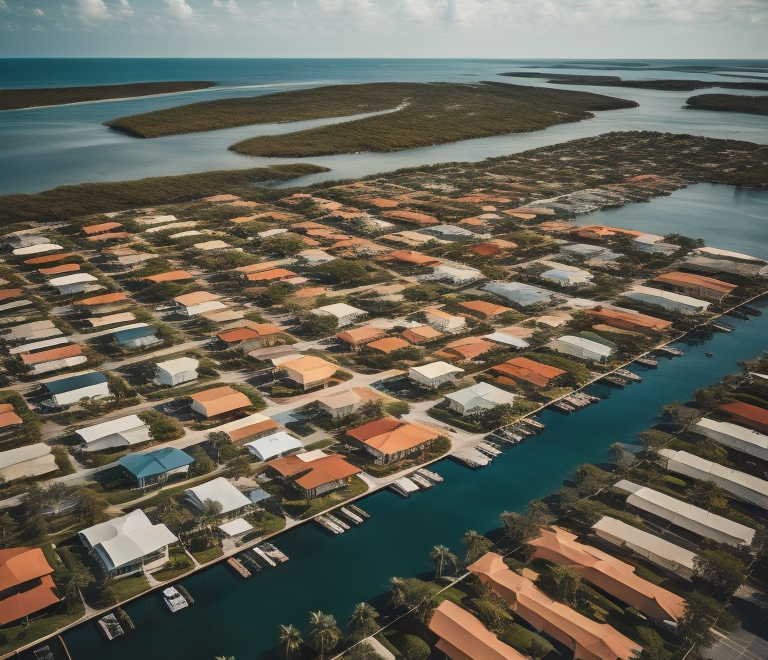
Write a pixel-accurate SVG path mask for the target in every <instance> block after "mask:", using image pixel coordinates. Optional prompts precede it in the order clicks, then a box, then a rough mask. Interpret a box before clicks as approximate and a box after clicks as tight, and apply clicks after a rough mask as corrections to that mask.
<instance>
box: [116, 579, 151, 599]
mask: <svg viewBox="0 0 768 660" xmlns="http://www.w3.org/2000/svg"><path fill="white" fill-rule="evenodd" d="M112 589H113V590H114V592H115V595H116V596H117V599H118V601H119V602H122V601H124V600H127V599H128V598H133V596H137V595H138V594H140V593H142V592H144V591H147V589H149V582H147V578H145V577H144V576H143V575H134V576H132V577H126V578H120V579H119V580H115V582H114V584H113V585H112Z"/></svg>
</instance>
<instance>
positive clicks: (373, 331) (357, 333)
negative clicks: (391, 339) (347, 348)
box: [336, 325, 387, 344]
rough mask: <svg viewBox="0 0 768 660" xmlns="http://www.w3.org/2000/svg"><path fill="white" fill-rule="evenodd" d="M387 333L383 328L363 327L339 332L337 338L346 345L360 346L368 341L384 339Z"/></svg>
mask: <svg viewBox="0 0 768 660" xmlns="http://www.w3.org/2000/svg"><path fill="white" fill-rule="evenodd" d="M386 334H387V333H386V332H384V331H383V330H382V329H381V328H374V327H373V326H371V325H366V326H363V327H362V328H352V329H351V330H344V331H343V332H339V333H338V334H337V335H336V337H337V339H339V340H340V341H343V342H344V343H345V344H360V343H363V342H367V341H373V340H374V339H379V338H381V337H384V336H385V335H386Z"/></svg>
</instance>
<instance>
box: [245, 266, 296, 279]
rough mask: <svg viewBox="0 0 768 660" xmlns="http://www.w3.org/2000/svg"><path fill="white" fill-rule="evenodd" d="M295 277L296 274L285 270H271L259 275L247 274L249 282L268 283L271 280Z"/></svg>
mask: <svg viewBox="0 0 768 660" xmlns="http://www.w3.org/2000/svg"><path fill="white" fill-rule="evenodd" d="M291 277H296V273H294V272H293V271H292V270H287V269H286V268H272V269H271V270H263V271H261V272H259V273H248V281H249V282H270V281H272V280H287V279H289V278H291Z"/></svg>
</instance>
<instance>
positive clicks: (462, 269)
mask: <svg viewBox="0 0 768 660" xmlns="http://www.w3.org/2000/svg"><path fill="white" fill-rule="evenodd" d="M482 278H483V274H482V273H481V272H480V271H479V270H477V268H470V267H469V266H449V265H448V264H441V265H440V266H437V267H435V268H434V269H433V270H432V274H431V275H430V276H429V279H430V280H437V281H439V282H449V283H451V284H455V285H461V284H467V283H469V282H474V281H475V280H480V279H482Z"/></svg>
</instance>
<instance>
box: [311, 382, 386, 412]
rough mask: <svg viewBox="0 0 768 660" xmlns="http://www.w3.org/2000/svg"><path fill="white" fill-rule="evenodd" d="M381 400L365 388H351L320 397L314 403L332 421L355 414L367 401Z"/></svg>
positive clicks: (379, 396) (377, 394)
mask: <svg viewBox="0 0 768 660" xmlns="http://www.w3.org/2000/svg"><path fill="white" fill-rule="evenodd" d="M381 398H383V396H382V395H381V394H379V393H378V392H375V391H374V390H371V389H368V388H367V387H353V388H352V389H349V390H344V391H343V392H337V393H335V394H329V395H328V396H324V397H320V398H318V399H317V400H316V401H315V403H316V404H317V407H318V408H319V409H320V410H322V411H323V412H326V413H328V414H329V415H330V416H331V417H333V419H340V418H341V417H346V416H347V415H351V414H352V413H355V412H357V411H358V410H360V408H361V407H362V406H363V405H365V404H366V403H368V402H369V401H378V400H379V399H381Z"/></svg>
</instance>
